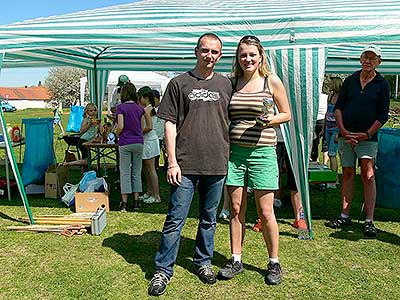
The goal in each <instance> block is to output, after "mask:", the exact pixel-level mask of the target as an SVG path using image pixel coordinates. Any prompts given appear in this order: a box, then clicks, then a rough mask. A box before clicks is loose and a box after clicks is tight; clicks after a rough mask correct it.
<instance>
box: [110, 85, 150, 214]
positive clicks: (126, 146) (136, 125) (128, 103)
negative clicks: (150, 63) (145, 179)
mask: <svg viewBox="0 0 400 300" xmlns="http://www.w3.org/2000/svg"><path fill="white" fill-rule="evenodd" d="M137 101H138V96H137V94H136V87H135V85H134V84H132V83H130V82H128V83H126V84H125V85H124V86H123V87H122V90H121V104H119V105H118V106H117V111H116V115H117V134H118V135H119V140H118V144H119V147H118V150H119V170H120V181H121V197H122V201H121V203H120V210H121V212H126V211H127V203H128V195H129V194H133V209H138V208H139V200H138V199H139V193H140V192H142V178H141V173H142V153H143V134H142V125H141V118H142V116H143V115H144V117H145V122H146V125H148V124H151V120H150V118H149V116H148V115H147V114H145V111H144V109H143V107H141V106H140V105H138V104H137Z"/></svg>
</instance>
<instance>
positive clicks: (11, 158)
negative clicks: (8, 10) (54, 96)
mask: <svg viewBox="0 0 400 300" xmlns="http://www.w3.org/2000/svg"><path fill="white" fill-rule="evenodd" d="M4 55H5V53H0V72H1V66H2V64H3V58H4ZM0 123H1V124H0V125H1V130H2V132H3V136H4V143H5V145H6V155H7V157H8V159H9V161H10V162H11V168H12V170H13V173H14V177H15V179H16V181H17V186H18V191H19V194H20V195H21V199H22V202H23V204H24V209H25V212H26V214H27V215H28V218H29V223H30V224H35V221H34V219H33V215H32V211H31V207H30V205H29V202H28V198H27V197H26V193H25V188H24V185H23V183H22V178H21V175H20V173H19V169H18V165H17V162H16V159H15V154H14V149H13V147H12V146H11V140H10V137H9V135H8V132H7V127H6V122H5V120H4V113H3V110H2V109H1V105H0Z"/></svg>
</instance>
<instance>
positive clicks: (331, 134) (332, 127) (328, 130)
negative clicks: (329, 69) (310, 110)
mask: <svg viewBox="0 0 400 300" xmlns="http://www.w3.org/2000/svg"><path fill="white" fill-rule="evenodd" d="M341 87H342V79H341V78H340V77H332V78H331V79H330V81H329V90H330V93H329V95H328V108H327V111H326V115H325V137H326V143H327V145H328V156H329V164H330V168H331V170H333V171H335V172H336V183H335V184H328V188H336V186H337V185H339V184H340V182H339V176H338V175H337V169H338V163H337V158H336V156H337V152H338V147H339V145H338V138H339V127H338V126H337V124H336V117H335V104H336V100H337V98H338V96H339V91H340V88H341Z"/></svg>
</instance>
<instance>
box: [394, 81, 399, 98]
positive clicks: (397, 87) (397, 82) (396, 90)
mask: <svg viewBox="0 0 400 300" xmlns="http://www.w3.org/2000/svg"><path fill="white" fill-rule="evenodd" d="M398 93H399V75H396V88H395V93H394V99H396V100H397V95H398Z"/></svg>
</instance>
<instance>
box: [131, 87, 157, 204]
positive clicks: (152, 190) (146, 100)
mask: <svg viewBox="0 0 400 300" xmlns="http://www.w3.org/2000/svg"><path fill="white" fill-rule="evenodd" d="M137 94H138V97H139V104H140V105H142V106H143V107H144V110H145V113H146V114H150V116H151V126H143V138H144V145H143V156H142V158H143V173H144V177H145V178H146V186H147V192H146V193H145V194H144V195H142V196H140V197H139V199H140V200H142V201H143V202H144V203H156V202H161V197H160V187H159V183H158V175H157V171H156V167H155V158H156V157H157V156H159V155H160V145H159V142H158V136H157V133H156V131H155V130H153V124H154V123H155V122H156V120H157V116H156V111H155V109H154V107H155V103H154V94H153V90H152V89H151V88H150V87H148V86H144V87H141V88H140V89H139V90H138V92H137ZM142 120H144V117H143V118H142ZM142 124H143V121H142Z"/></svg>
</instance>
